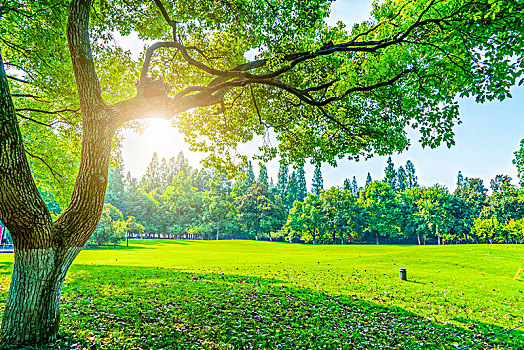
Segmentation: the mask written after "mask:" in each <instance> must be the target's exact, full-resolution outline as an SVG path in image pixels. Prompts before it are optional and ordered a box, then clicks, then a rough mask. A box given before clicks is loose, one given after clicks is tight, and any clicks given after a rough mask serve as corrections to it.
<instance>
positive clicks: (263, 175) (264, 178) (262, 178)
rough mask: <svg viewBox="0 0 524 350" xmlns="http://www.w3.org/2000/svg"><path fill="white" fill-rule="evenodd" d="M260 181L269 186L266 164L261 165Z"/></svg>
mask: <svg viewBox="0 0 524 350" xmlns="http://www.w3.org/2000/svg"><path fill="white" fill-rule="evenodd" d="M258 182H259V183H261V184H264V185H266V187H267V186H268V179H267V168H266V166H265V165H260V172H259V174H258Z"/></svg>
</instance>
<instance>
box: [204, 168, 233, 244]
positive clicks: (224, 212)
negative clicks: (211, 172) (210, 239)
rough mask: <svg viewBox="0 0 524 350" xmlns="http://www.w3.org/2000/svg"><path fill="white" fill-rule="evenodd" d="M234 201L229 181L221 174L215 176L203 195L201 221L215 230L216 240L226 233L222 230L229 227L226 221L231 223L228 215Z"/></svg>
mask: <svg viewBox="0 0 524 350" xmlns="http://www.w3.org/2000/svg"><path fill="white" fill-rule="evenodd" d="M234 201H235V197H234V196H233V186H232V183H231V181H230V180H228V179H227V178H226V177H225V176H224V175H223V174H215V176H214V177H213V179H212V180H211V181H209V183H208V187H207V191H206V192H205V193H204V194H203V197H202V204H203V220H204V222H205V223H206V224H208V225H210V226H211V227H212V228H213V230H215V232H216V239H219V238H220V237H221V235H222V236H225V235H226V234H227V233H228V232H227V231H226V230H224V229H225V228H226V227H230V226H231V225H228V223H227V221H232V218H231V217H230V215H229V214H230V213H231V211H232V210H233V208H232V206H233V203H234Z"/></svg>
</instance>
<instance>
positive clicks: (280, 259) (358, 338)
mask: <svg viewBox="0 0 524 350" xmlns="http://www.w3.org/2000/svg"><path fill="white" fill-rule="evenodd" d="M0 264H1V265H3V266H2V269H1V272H2V274H1V275H0V293H1V297H2V300H5V299H6V296H7V289H8V282H9V278H10V273H11V270H12V254H0ZM521 265H524V246H520V245H452V246H422V247H420V246H382V245H380V246H360V245H347V246H322V245H318V246H311V245H299V244H284V243H270V242H253V241H218V242H217V241H132V242H131V247H129V248H125V247H118V248H116V249H113V248H106V249H93V250H84V251H82V252H81V253H80V255H79V256H78V258H77V259H76V260H75V263H74V265H73V266H72V267H71V269H70V272H69V275H68V278H67V281H66V284H65V286H64V289H63V304H62V311H63V314H62V325H63V326H62V329H61V334H62V336H61V339H60V340H59V341H58V342H57V343H56V344H54V345H53V346H54V347H58V346H61V347H62V348H66V349H69V348H75V349H76V348H79V349H82V348H88V349H91V348H92V349H96V348H99V349H139V348H140V349H190V348H195V349H200V348H205V349H249V348H267V349H278V348H279V349H306V348H311V349H338V348H343V349H379V348H381V349H456V348H459V347H461V346H465V345H469V344H472V343H474V342H475V341H479V340H482V339H485V338H487V337H489V336H491V335H494V334H497V333H500V332H502V331H504V330H506V329H508V328H512V327H515V326H517V325H519V324H522V323H524V317H523V315H524V276H523V277H522V278H521V279H519V280H513V276H514V275H515V272H516V271H517V268H518V267H519V266H521ZM400 267H405V268H407V271H408V279H409V280H408V281H407V282H403V281H400V280H399V278H398V269H399V268H400ZM1 307H2V308H3V304H2V305H1ZM473 348H476V349H486V348H488V349H489V348H499V349H524V328H523V329H520V330H516V331H512V332H510V333H508V334H505V335H502V336H500V337H498V338H496V339H493V340H491V341H489V342H486V343H483V344H481V345H478V346H476V347H473Z"/></svg>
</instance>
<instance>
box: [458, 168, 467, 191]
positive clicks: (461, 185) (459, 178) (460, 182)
mask: <svg viewBox="0 0 524 350" xmlns="http://www.w3.org/2000/svg"><path fill="white" fill-rule="evenodd" d="M464 184H465V182H464V176H463V175H462V171H460V170H459V172H458V174H457V188H461V187H464Z"/></svg>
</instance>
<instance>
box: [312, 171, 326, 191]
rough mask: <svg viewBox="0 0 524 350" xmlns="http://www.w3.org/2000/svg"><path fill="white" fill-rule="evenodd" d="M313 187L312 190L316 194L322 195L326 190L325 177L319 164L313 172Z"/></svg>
mask: <svg viewBox="0 0 524 350" xmlns="http://www.w3.org/2000/svg"><path fill="white" fill-rule="evenodd" d="M312 187H313V188H312V190H311V192H313V193H314V194H316V195H320V193H321V192H322V191H324V179H323V178H322V170H321V169H320V166H319V165H317V166H316V167H315V172H314V173H313V183H312Z"/></svg>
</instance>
